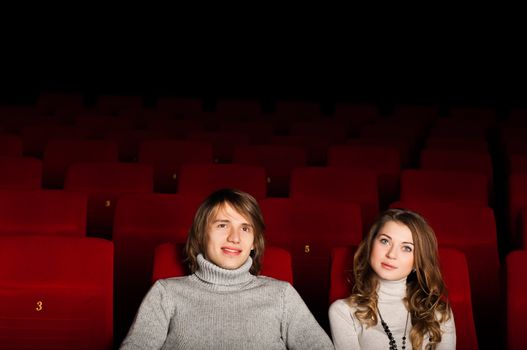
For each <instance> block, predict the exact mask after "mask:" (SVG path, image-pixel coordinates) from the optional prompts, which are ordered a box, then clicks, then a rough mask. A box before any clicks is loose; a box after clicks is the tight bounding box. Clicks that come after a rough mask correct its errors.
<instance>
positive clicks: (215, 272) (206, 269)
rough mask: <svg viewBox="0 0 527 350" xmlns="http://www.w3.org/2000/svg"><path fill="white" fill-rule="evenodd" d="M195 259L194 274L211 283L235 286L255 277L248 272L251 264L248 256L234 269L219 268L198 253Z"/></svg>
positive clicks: (251, 261)
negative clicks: (195, 268)
mask: <svg viewBox="0 0 527 350" xmlns="http://www.w3.org/2000/svg"><path fill="white" fill-rule="evenodd" d="M197 261H198V266H199V268H198V270H197V271H196V272H194V274H195V275H196V277H198V278H199V279H200V280H202V281H204V282H207V283H210V284H212V285H219V286H236V285H241V284H246V283H247V282H249V281H251V280H253V279H254V278H256V277H255V276H253V275H251V273H250V272H249V270H250V269H251V266H252V264H253V260H252V259H251V257H249V258H248V259H247V261H246V262H245V263H244V264H243V265H242V266H240V267H239V268H237V269H235V270H227V269H224V268H221V267H219V266H218V265H216V264H214V263H212V262H210V261H208V260H207V259H205V257H203V255H202V254H199V255H198V258H197Z"/></svg>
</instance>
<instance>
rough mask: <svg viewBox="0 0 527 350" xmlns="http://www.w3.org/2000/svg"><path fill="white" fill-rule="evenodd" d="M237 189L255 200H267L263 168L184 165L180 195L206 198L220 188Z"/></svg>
mask: <svg viewBox="0 0 527 350" xmlns="http://www.w3.org/2000/svg"><path fill="white" fill-rule="evenodd" d="M226 187H229V188H237V189H239V190H242V191H244V192H247V193H250V194H251V195H252V196H253V197H254V198H256V199H261V198H265V196H266V194H267V180H266V176H265V169H264V168H263V167H261V166H253V165H243V164H184V165H182V166H181V169H180V176H179V184H178V193H180V194H185V195H194V196H201V197H202V198H205V197H206V196H208V195H209V194H211V193H212V192H214V191H216V190H218V189H220V188H226Z"/></svg>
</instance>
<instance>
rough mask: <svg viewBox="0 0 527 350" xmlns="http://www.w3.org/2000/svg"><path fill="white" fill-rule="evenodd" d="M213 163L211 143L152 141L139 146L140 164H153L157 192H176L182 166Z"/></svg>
mask: <svg viewBox="0 0 527 350" xmlns="http://www.w3.org/2000/svg"><path fill="white" fill-rule="evenodd" d="M212 162H213V152H212V145H211V144H210V143H202V142H192V141H179V140H151V141H144V142H142V143H141V144H140V145H139V163H145V164H152V166H153V167H154V188H155V191H156V192H162V193H174V192H176V190H177V187H178V179H179V173H180V168H181V165H182V164H187V163H212Z"/></svg>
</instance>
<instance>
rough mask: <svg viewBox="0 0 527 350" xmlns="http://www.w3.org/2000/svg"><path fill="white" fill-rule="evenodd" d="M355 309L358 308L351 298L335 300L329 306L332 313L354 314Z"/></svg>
mask: <svg viewBox="0 0 527 350" xmlns="http://www.w3.org/2000/svg"><path fill="white" fill-rule="evenodd" d="M355 311H356V308H355V306H354V305H353V304H352V303H351V302H350V301H349V298H345V299H338V300H335V301H334V302H333V303H331V305H330V307H329V313H330V314H332V313H333V314H352V313H354V312H355Z"/></svg>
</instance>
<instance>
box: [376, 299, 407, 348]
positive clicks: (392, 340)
mask: <svg viewBox="0 0 527 350" xmlns="http://www.w3.org/2000/svg"><path fill="white" fill-rule="evenodd" d="M377 312H378V313H379V317H380V318H381V325H382V328H384V332H385V333H386V335H387V336H388V339H389V340H390V350H397V344H396V343H395V339H394V338H393V334H392V332H391V331H390V328H388V324H386V322H384V319H383V318H382V315H381V310H379V308H377ZM409 315H410V312H407V313H406V323H405V325H404V334H403V346H402V349H403V350H404V349H406V329H407V327H408V316H409Z"/></svg>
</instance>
